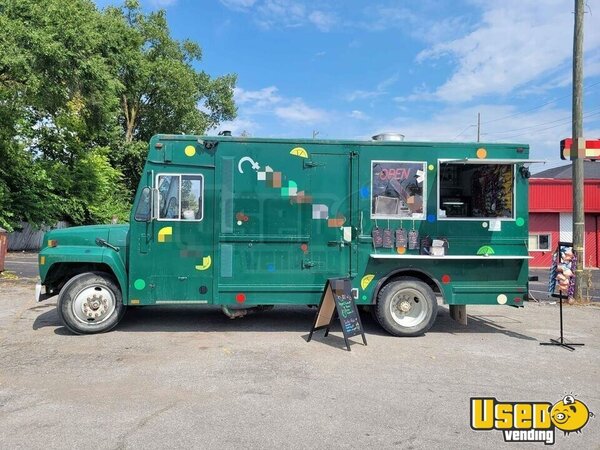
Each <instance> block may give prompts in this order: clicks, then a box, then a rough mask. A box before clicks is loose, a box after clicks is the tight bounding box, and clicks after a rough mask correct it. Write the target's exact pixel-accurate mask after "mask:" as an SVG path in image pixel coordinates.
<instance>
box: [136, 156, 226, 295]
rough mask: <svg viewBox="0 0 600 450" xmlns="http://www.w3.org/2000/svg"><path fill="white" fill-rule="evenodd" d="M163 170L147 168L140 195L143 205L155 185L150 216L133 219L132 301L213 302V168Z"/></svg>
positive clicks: (140, 207) (168, 168)
mask: <svg viewBox="0 0 600 450" xmlns="http://www.w3.org/2000/svg"><path fill="white" fill-rule="evenodd" d="M164 169H165V170H164V171H160V170H159V171H157V172H148V174H147V177H148V188H145V189H144V190H143V191H142V195H141V196H140V199H139V200H138V209H144V208H143V205H144V203H147V202H148V200H147V198H144V197H149V192H150V191H149V188H150V187H151V186H152V187H153V188H154V193H153V198H154V205H153V207H152V210H153V211H152V217H151V220H147V221H145V222H142V221H141V220H140V221H138V218H137V213H136V220H134V221H132V224H131V234H130V246H131V249H130V254H129V255H130V263H129V279H130V283H129V297H130V299H129V303H130V304H134V305H135V304H142V305H143V304H153V303H156V304H163V303H188V302H189V303H211V302H212V298H213V292H212V277H213V266H214V265H213V260H214V255H213V253H214V241H213V216H214V169H212V168H210V167H202V168H199V167H189V166H188V167H186V168H185V170H181V171H177V167H174V166H171V167H165V168H164ZM152 175H153V176H152ZM144 200H145V202H144Z"/></svg>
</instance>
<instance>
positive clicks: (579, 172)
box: [571, 0, 585, 301]
mask: <svg viewBox="0 0 600 450" xmlns="http://www.w3.org/2000/svg"><path fill="white" fill-rule="evenodd" d="M583 8H584V2H583V0H575V29H574V33H573V142H572V144H571V161H572V162H571V165H572V169H573V250H575V252H576V254H577V258H578V260H577V269H576V271H575V300H576V301H581V300H582V299H583V277H582V275H583V266H584V260H583V251H584V248H583V244H584V230H585V215H584V214H585V213H584V209H583V179H584V172H583V170H584V165H583V161H584V157H585V155H584V153H585V139H584V138H583V104H582V102H583V13H584V10H583Z"/></svg>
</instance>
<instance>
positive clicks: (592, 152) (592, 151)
mask: <svg viewBox="0 0 600 450" xmlns="http://www.w3.org/2000/svg"><path fill="white" fill-rule="evenodd" d="M572 147H573V139H571V138H567V139H563V140H562V141H560V159H572V158H571V148H572ZM579 158H583V159H587V160H590V161H596V160H600V139H586V141H585V149H584V152H583V155H579Z"/></svg>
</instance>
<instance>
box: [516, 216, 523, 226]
mask: <svg viewBox="0 0 600 450" xmlns="http://www.w3.org/2000/svg"><path fill="white" fill-rule="evenodd" d="M515 223H516V224H517V226H518V227H522V226H523V225H525V219H523V218H522V217H517V220H516V221H515Z"/></svg>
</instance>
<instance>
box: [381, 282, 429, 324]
mask: <svg viewBox="0 0 600 450" xmlns="http://www.w3.org/2000/svg"><path fill="white" fill-rule="evenodd" d="M428 311H429V307H428V305H427V299H426V298H425V296H424V295H423V294H422V293H421V292H419V291H418V290H416V289H412V288H404V289H401V290H399V291H398V292H396V293H395V294H394V296H393V297H392V301H391V302H390V313H391V315H392V318H393V319H394V321H395V322H396V323H397V324H398V325H400V326H402V327H414V326H417V325H420V324H421V323H423V321H424V320H425V318H426V317H427V313H428Z"/></svg>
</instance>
